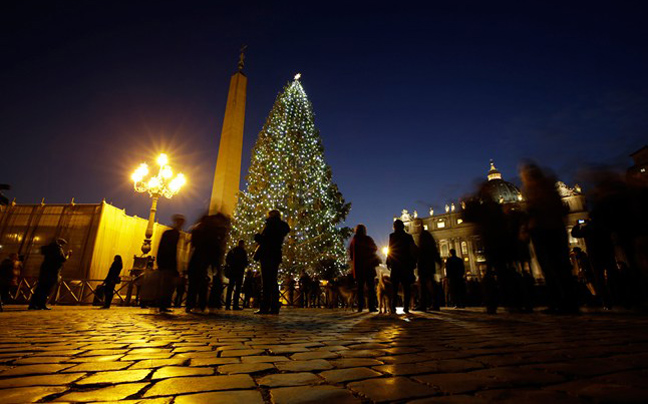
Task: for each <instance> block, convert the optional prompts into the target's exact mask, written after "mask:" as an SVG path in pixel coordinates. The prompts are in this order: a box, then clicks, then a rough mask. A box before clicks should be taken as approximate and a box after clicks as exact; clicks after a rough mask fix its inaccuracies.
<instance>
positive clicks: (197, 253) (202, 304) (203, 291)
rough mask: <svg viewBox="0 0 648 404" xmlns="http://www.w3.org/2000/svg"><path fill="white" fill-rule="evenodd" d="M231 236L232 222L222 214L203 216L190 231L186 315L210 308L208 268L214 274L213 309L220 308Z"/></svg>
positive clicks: (211, 305) (211, 303) (211, 304)
mask: <svg viewBox="0 0 648 404" xmlns="http://www.w3.org/2000/svg"><path fill="white" fill-rule="evenodd" d="M228 232H229V219H228V218H227V217H226V216H225V215H223V214H220V213H219V214H216V215H213V216H207V215H205V216H203V217H202V218H201V219H200V220H199V221H198V223H196V224H195V225H194V226H193V228H192V229H191V258H190V259H189V265H188V266H187V280H188V282H189V285H188V287H187V302H186V308H185V311H187V312H191V310H193V309H195V308H198V309H199V310H201V311H204V310H205V309H206V308H207V304H208V297H211V296H209V274H208V271H209V268H210V267H212V270H213V271H214V285H213V286H214V288H215V289H214V288H212V289H213V291H212V292H213V294H214V300H215V301H214V302H210V304H209V305H210V307H220V304H221V302H220V300H221V299H220V294H221V293H220V292H221V291H222V285H221V282H220V265H221V261H222V257H223V255H224V250H225V243H226V242H227V236H228Z"/></svg>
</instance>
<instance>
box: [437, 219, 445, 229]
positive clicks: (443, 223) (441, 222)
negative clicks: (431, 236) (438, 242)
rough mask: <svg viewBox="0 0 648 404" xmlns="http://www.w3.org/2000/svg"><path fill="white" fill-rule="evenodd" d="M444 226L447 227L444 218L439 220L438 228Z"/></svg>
mask: <svg viewBox="0 0 648 404" xmlns="http://www.w3.org/2000/svg"><path fill="white" fill-rule="evenodd" d="M444 227H445V222H444V221H443V220H440V221H439V222H437V228H439V229H443V228H444Z"/></svg>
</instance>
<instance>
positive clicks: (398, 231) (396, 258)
mask: <svg viewBox="0 0 648 404" xmlns="http://www.w3.org/2000/svg"><path fill="white" fill-rule="evenodd" d="M416 256H417V248H416V244H414V239H413V238H412V236H411V235H409V234H407V233H406V232H405V224H404V223H403V221H402V220H400V219H397V220H395V221H394V232H393V233H391V234H390V235H389V254H388V255H387V268H389V269H390V270H391V275H390V279H391V282H392V286H393V290H392V301H391V304H392V307H391V312H392V314H395V313H396V298H397V297H398V286H399V285H401V284H402V285H403V295H404V296H403V300H404V301H403V311H404V312H405V313H409V304H410V296H411V285H412V283H414V280H415V278H414V268H415V267H416Z"/></svg>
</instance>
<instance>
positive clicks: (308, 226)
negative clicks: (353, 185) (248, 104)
mask: <svg viewBox="0 0 648 404" xmlns="http://www.w3.org/2000/svg"><path fill="white" fill-rule="evenodd" d="M246 182H247V185H246V190H245V191H243V192H241V193H240V194H239V198H238V204H237V206H236V210H235V212H234V220H233V226H232V234H231V238H230V240H231V243H236V242H237V241H238V240H245V242H246V244H247V245H248V246H249V247H250V248H249V249H250V250H252V249H253V248H252V246H253V245H254V235H255V234H256V233H260V232H261V230H262V229H263V226H264V224H265V219H266V214H267V212H268V211H269V210H272V209H277V210H279V211H280V212H281V214H282V218H283V220H285V221H287V222H288V224H289V225H290V228H291V231H290V234H289V235H288V236H287V237H286V240H285V242H284V247H283V257H284V258H283V263H282V264H281V267H280V272H282V273H283V274H286V273H287V274H290V275H296V274H299V273H300V272H301V271H302V270H304V269H305V270H307V271H309V272H310V273H311V274H313V273H314V274H316V275H320V276H321V275H323V274H324V273H327V274H330V273H331V272H333V273H339V272H340V271H341V270H342V269H343V268H344V267H345V266H346V251H345V247H344V243H345V240H346V239H347V238H348V237H349V236H350V234H351V229H349V228H348V227H341V226H340V225H341V223H342V222H343V221H344V219H345V218H346V216H347V214H348V213H349V210H350V209H351V204H350V203H346V202H345V201H344V198H343V197H342V194H341V193H340V191H339V189H338V187H337V185H336V184H334V183H333V182H332V175H331V168H330V167H329V166H328V165H327V164H326V162H325V161H324V148H323V147H322V141H321V139H320V136H319V131H318V130H317V129H316V128H315V123H314V114H313V107H312V105H311V103H310V101H309V100H308V97H307V96H306V93H305V92H304V88H303V87H302V85H301V83H300V81H299V75H297V76H295V80H294V81H292V82H290V83H288V84H287V85H286V87H285V88H284V91H283V92H282V93H281V94H279V96H278V97H277V99H276V101H275V103H274V105H273V107H272V110H271V111H270V115H269V116H268V119H267V120H266V123H265V125H264V126H263V129H262V130H261V133H259V137H258V139H257V141H256V144H255V145H254V148H253V149H252V160H251V163H250V169H249V172H248V175H247V177H246Z"/></svg>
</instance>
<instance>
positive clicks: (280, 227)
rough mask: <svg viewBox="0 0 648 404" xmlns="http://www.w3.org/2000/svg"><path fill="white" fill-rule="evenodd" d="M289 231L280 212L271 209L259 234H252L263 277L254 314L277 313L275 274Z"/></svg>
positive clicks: (277, 298) (277, 289) (277, 300)
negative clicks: (260, 292)
mask: <svg viewBox="0 0 648 404" xmlns="http://www.w3.org/2000/svg"><path fill="white" fill-rule="evenodd" d="M289 232H290V226H288V223H286V222H284V221H283V220H281V213H280V212H279V211H278V210H271V211H270V212H268V218H267V219H266V223H265V228H264V229H263V231H262V232H261V234H256V235H255V236H254V241H256V242H257V243H258V244H259V247H258V250H257V251H256V253H255V254H254V256H255V259H257V258H258V260H259V261H260V263H261V276H262V277H263V295H262V297H261V309H260V310H259V311H257V312H256V314H279V285H278V284H277V275H278V274H279V264H281V255H282V253H281V247H282V245H283V241H284V238H285V237H286V235H287V234H288V233H289Z"/></svg>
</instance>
